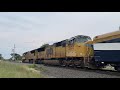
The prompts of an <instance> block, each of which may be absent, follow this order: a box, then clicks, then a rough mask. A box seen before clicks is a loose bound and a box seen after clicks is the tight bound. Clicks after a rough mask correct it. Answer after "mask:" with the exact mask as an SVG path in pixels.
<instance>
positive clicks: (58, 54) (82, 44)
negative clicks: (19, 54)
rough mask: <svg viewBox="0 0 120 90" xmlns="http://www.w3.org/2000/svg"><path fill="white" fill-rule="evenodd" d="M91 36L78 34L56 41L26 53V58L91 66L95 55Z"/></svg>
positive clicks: (45, 62) (50, 62) (56, 63)
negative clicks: (90, 63)
mask: <svg viewBox="0 0 120 90" xmlns="http://www.w3.org/2000/svg"><path fill="white" fill-rule="evenodd" d="M91 41H92V40H91V38H90V37H89V36H85V35H78V36H75V37H72V38H70V39H66V40H62V41H60V42H56V43H54V44H53V45H49V46H47V47H42V48H38V49H35V50H32V51H30V52H27V54H24V55H23V56H24V57H25V59H24V61H25V60H28V59H29V61H31V60H35V61H36V62H37V63H38V62H42V63H44V64H52V65H62V66H81V67H89V62H90V60H91V59H92V58H91V57H93V54H94V53H93V51H94V50H93V47H92V44H91Z"/></svg>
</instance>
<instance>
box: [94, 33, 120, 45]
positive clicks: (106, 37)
mask: <svg viewBox="0 0 120 90" xmlns="http://www.w3.org/2000/svg"><path fill="white" fill-rule="evenodd" d="M115 38H120V31H114V32H110V33H106V34H103V35H98V36H95V37H94V38H93V42H94V43H98V42H103V41H108V40H112V39H115Z"/></svg>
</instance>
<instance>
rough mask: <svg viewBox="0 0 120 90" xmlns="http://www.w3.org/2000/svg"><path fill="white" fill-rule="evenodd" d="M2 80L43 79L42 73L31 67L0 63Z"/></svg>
mask: <svg viewBox="0 0 120 90" xmlns="http://www.w3.org/2000/svg"><path fill="white" fill-rule="evenodd" d="M0 78H43V76H42V75H41V74H40V71H37V70H35V69H34V67H30V66H29V65H22V64H15V63H10V62H4V61H0Z"/></svg>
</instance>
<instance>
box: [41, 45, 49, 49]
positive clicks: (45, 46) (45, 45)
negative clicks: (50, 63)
mask: <svg viewBox="0 0 120 90" xmlns="http://www.w3.org/2000/svg"><path fill="white" fill-rule="evenodd" d="M48 46H49V44H43V45H42V46H41V47H40V48H43V47H48Z"/></svg>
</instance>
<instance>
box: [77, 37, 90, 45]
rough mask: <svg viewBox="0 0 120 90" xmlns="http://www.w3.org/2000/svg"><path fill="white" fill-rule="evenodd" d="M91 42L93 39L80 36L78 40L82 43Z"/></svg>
mask: <svg viewBox="0 0 120 90" xmlns="http://www.w3.org/2000/svg"><path fill="white" fill-rule="evenodd" d="M90 40H91V38H90V37H88V36H79V37H77V38H76V42H80V43H81V42H86V41H90Z"/></svg>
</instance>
